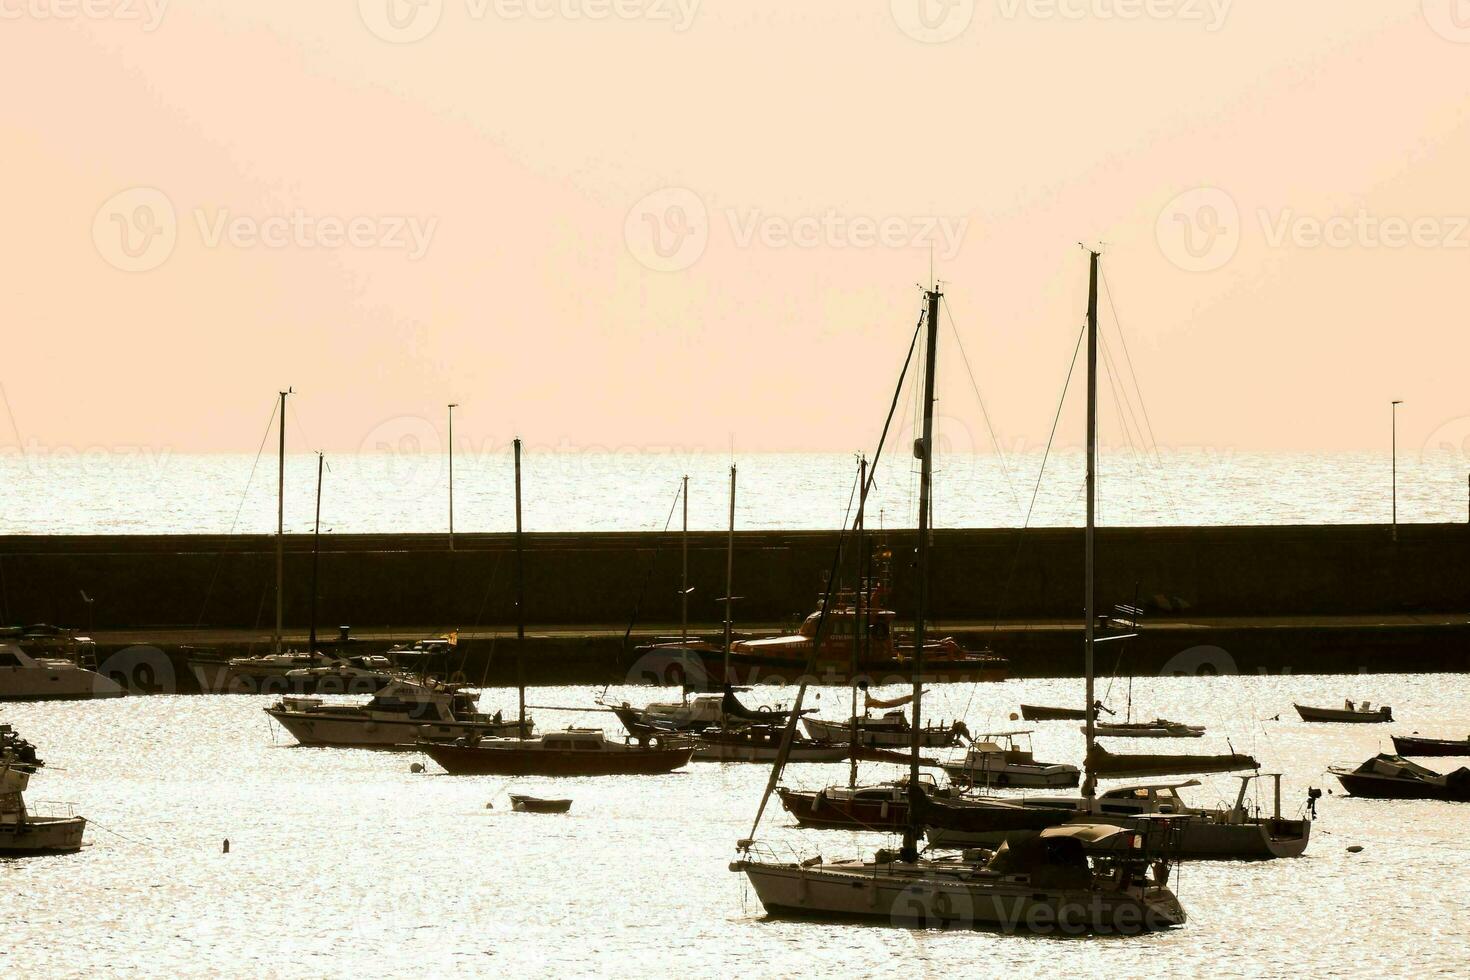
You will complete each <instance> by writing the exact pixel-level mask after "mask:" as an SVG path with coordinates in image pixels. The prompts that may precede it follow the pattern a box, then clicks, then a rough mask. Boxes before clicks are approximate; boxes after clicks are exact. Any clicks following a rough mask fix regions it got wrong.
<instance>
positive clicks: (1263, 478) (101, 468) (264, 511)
mask: <svg viewBox="0 0 1470 980" xmlns="http://www.w3.org/2000/svg"><path fill="white" fill-rule="evenodd" d="M387 444H389V445H393V444H394V443H392V442H391V441H389V442H388V443H387ZM420 444H421V443H420V442H415V443H413V444H412V445H420ZM905 448H906V447H905ZM1467 450H1470V440H1467V441H1464V442H1459V441H1455V440H1450V441H1448V442H1446V441H1442V440H1441V441H1438V442H1432V443H1431V444H1429V445H1427V446H1425V447H1423V448H1422V449H1416V450H1407V449H1403V448H1402V447H1401V449H1400V452H1399V457H1398V460H1397V463H1396V464H1395V463H1394V461H1393V459H1392V458H1391V456H1390V454H1389V453H1387V452H1383V453H1367V452H1357V453H1288V452H1279V453H1261V452H1244V451H1234V450H1229V449H1170V450H1161V451H1158V452H1148V453H1135V452H1130V451H1122V450H1119V451H1111V452H1104V453H1102V454H1101V458H1100V462H1099V477H1098V522H1099V523H1100V524H1103V525H1109V524H1111V525H1118V526H1160V525H1174V526H1185V525H1221V524H1361V523H1388V522H1389V521H1390V520H1393V519H1395V516H1396V518H1397V520H1399V521H1402V522H1405V523H1414V522H1459V521H1466V520H1470V451H1467ZM937 457H938V458H937V462H936V470H935V477H934V506H933V518H934V523H935V526H937V527H1023V526H1035V527H1045V526H1078V525H1080V524H1081V523H1082V522H1083V515H1084V497H1083V489H1084V482H1083V454H1082V453H1081V452H1079V451H1076V450H1075V449H1058V450H1054V451H1052V452H1050V453H1047V452H1043V451H1041V450H1027V451H1015V452H1011V453H1008V454H999V453H977V452H946V451H944V447H943V446H940V447H939V451H938V453H937ZM732 464H733V465H734V466H736V468H737V475H736V492H735V525H736V527H737V528H747V529H760V530H774V529H818V530H821V529H835V528H837V527H840V526H842V525H843V524H844V523H845V522H849V521H850V520H851V514H852V512H853V509H854V502H855V498H854V489H855V487H856V483H857V480H856V477H857V472H858V469H857V467H858V461H857V457H856V456H854V455H849V454H843V453H761V454H748V455H737V456H733V457H732V456H731V455H729V454H722V453H710V452H687V451H682V450H678V449H672V448H671V449H667V450H661V451H650V450H644V451H637V452H632V451H629V452H611V451H585V450H580V449H575V450H574V449H568V448H566V447H562V446H545V447H542V446H536V445H533V444H528V445H527V446H526V448H525V450H524V454H523V459H522V488H523V494H522V498H523V519H524V522H525V527H526V529H527V530H529V531H558V532H560V531H638V530H645V531H646V530H658V529H661V528H664V527H679V526H681V525H682V521H683V506H682V503H683V502H682V500H681V499H680V498H679V493H680V487H681V485H682V479H683V477H685V476H687V477H689V500H688V504H689V526H690V527H691V529H696V530H723V529H724V528H726V527H727V526H728V525H729V520H730V516H729V507H730V467H731V465H732ZM285 470H286V472H285V479H284V499H285V505H284V507H285V526H286V530H287V531H288V532H298V533H302V532H307V531H310V530H311V529H312V528H313V526H314V523H315V519H316V493H317V457H316V456H315V455H314V454H291V455H288V456H287V460H286V467H285ZM453 472H454V478H453V521H454V528H455V530H456V532H477V531H509V530H513V529H514V526H515V484H514V466H513V463H512V458H511V455H510V453H509V451H508V450H504V449H503V448H501V449H495V450H493V451H478V452H458V453H456V455H455V458H454V461H453ZM449 474H450V460H449V457H448V455H447V454H445V453H442V452H420V451H417V450H415V449H413V448H411V446H410V448H405V449H397V450H393V451H386V452H377V451H375V452H364V453H344V454H341V455H330V454H329V455H327V456H326V457H325V465H324V468H323V471H322V487H321V528H322V533H386V532H395V531H405V532H430V533H432V532H440V531H446V530H447V529H448V527H449V523H450V513H451V507H450V486H451V482H450V476H449ZM277 479H278V473H277V461H276V458H275V456H274V455H273V454H271V453H269V452H267V453H266V454H265V455H262V456H251V455H248V454H185V453H170V452H162V451H152V450H143V449H136V450H129V449H117V448H112V449H107V450H101V449H99V450H95V451H91V452H87V451H82V452H57V451H44V450H32V451H29V452H24V453H23V452H20V451H18V450H15V449H11V450H10V451H6V452H0V487H3V494H4V501H5V506H4V507H3V508H0V534H185V533H189V534H231V533H273V532H274V531H275V529H276V502H277ZM918 482H919V481H918V470H917V463H916V461H915V460H913V459H912V458H911V457H910V456H909V455H908V454H907V453H905V452H895V451H889V452H888V453H887V454H886V455H885V456H883V457H882V458H880V459H879V460H878V462H877V464H876V466H875V468H874V473H873V486H872V490H871V493H870V497H869V503H868V511H867V513H868V519H869V526H870V527H875V526H878V525H883V526H887V527H912V526H914V523H915V515H916V514H917V511H918Z"/></svg>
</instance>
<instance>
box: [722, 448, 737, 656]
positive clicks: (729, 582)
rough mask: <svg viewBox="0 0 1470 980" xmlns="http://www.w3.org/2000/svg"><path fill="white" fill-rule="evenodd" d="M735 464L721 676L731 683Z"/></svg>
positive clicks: (727, 551) (731, 465) (726, 563)
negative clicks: (722, 670) (723, 661)
mask: <svg viewBox="0 0 1470 980" xmlns="http://www.w3.org/2000/svg"><path fill="white" fill-rule="evenodd" d="M734 588H735V464H734V463H731V464H730V531H729V534H728V535H726V537H725V672H724V673H723V674H722V675H721V676H722V677H723V678H724V680H725V683H726V684H728V683H730V631H731V627H732V626H733V625H734V617H733V616H732V615H731V607H730V604H731V603H732V602H733V601H734V599H735V593H734V591H733V590H734Z"/></svg>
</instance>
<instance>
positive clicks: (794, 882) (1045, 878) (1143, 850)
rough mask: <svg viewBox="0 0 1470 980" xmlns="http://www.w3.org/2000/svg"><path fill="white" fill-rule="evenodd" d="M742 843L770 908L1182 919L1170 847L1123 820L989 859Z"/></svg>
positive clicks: (1060, 929) (743, 856) (1078, 919)
mask: <svg viewBox="0 0 1470 980" xmlns="http://www.w3.org/2000/svg"><path fill="white" fill-rule="evenodd" d="M741 844H742V850H741V853H740V856H739V857H738V858H737V860H735V861H733V862H731V864H730V870H731V871H735V872H739V873H742V874H744V875H745V876H746V877H747V878H748V879H749V880H750V883H751V885H752V886H753V887H754V889H755V893H756V896H757V897H758V898H759V899H760V902H761V905H762V906H764V908H765V910H766V912H767V913H768V914H770V915H773V916H792V917H799V918H821V919H836V920H844V919H868V920H878V921H885V922H888V923H889V924H892V925H898V926H905V927H909V928H929V929H934V928H940V929H998V930H1002V931H1005V932H1038V933H1047V934H1056V933H1067V932H1076V933H1141V932H1148V931H1154V930H1161V929H1168V928H1170V927H1173V926H1178V925H1183V924H1184V921H1185V913H1184V909H1183V908H1182V907H1181V906H1180V904H1179V901H1178V899H1177V898H1176V897H1175V896H1174V894H1173V892H1171V891H1170V890H1169V888H1168V885H1167V879H1168V864H1167V860H1166V858H1167V855H1168V850H1167V846H1166V845H1165V844H1157V845H1154V846H1147V845H1146V843H1145V841H1144V838H1143V835H1142V834H1140V833H1139V832H1137V831H1132V830H1127V829H1124V828H1121V827H1116V826H1109V825H1093V826H1087V825H1079V824H1073V825H1068V826H1064V827H1053V828H1049V829H1045V830H1041V831H1039V832H1034V833H1031V834H1028V835H1020V836H1017V837H1016V838H1015V839H1013V840H1011V841H1007V842H1006V843H1005V844H1003V845H1002V846H1001V847H999V848H998V849H997V850H996V851H995V852H994V853H992V854H989V855H984V858H985V859H984V860H983V861H981V860H966V859H964V858H960V859H938V860H935V859H922V858H915V859H910V860H904V859H903V857H902V856H901V855H900V854H898V853H897V852H894V851H888V850H884V851H879V852H878V854H877V855H876V856H875V858H874V860H871V861H833V862H826V861H823V860H822V859H821V858H820V857H815V858H809V859H807V860H805V861H801V862H783V861H779V860H775V859H774V855H771V856H769V857H767V856H766V855H764V854H758V851H757V848H756V845H754V843H753V842H750V841H742V842H741ZM976 857H977V858H978V857H980V855H977V856H976Z"/></svg>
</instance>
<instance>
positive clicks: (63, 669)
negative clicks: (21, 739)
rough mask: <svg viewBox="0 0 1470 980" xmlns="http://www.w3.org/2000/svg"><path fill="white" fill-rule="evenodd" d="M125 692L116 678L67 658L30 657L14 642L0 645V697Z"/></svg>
mask: <svg viewBox="0 0 1470 980" xmlns="http://www.w3.org/2000/svg"><path fill="white" fill-rule="evenodd" d="M125 693H127V692H126V691H124V690H123V688H122V686H121V685H119V684H118V683H117V682H116V681H114V680H112V679H111V678H109V677H104V676H103V675H101V674H99V673H97V672H96V671H94V670H88V669H87V668H85V667H81V666H79V665H77V664H76V663H75V662H73V661H71V660H67V659H63V658H61V657H33V656H31V655H30V654H29V653H26V652H25V651H24V650H22V649H21V648H20V646H19V645H17V644H14V643H3V644H0V700H10V701H44V700H61V699H80V698H116V697H121V696H122V695H123V694H125Z"/></svg>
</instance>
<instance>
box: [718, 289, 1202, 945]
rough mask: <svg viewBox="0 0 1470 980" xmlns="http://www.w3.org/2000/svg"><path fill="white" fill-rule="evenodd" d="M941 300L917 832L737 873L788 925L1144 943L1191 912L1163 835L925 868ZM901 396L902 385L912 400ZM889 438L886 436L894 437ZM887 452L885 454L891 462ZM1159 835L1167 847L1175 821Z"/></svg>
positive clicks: (930, 399) (916, 679) (921, 572)
mask: <svg viewBox="0 0 1470 980" xmlns="http://www.w3.org/2000/svg"><path fill="white" fill-rule="evenodd" d="M940 297H941V294H940V291H939V289H938V287H937V286H935V287H931V288H930V289H928V290H926V292H925V299H926V313H925V316H924V318H923V322H922V324H921V326H922V327H923V328H925V338H926V347H925V372H924V381H923V388H924V393H923V435H922V437H921V438H920V439H919V441H918V442H917V444H916V446H915V452H916V455H918V456H919V458H920V464H921V466H920V477H919V521H918V549H917V550H918V554H917V559H918V561H917V566H918V567H917V573H918V579H917V586H916V592H917V602H916V609H915V620H914V622H915V625H914V657H913V662H912V664H911V676H912V681H913V689H914V702H913V711H914V721H913V725H914V735H913V739H912V742H911V744H910V752H911V756H910V766H909V782H908V791H909V804H910V805H909V823H908V825H907V826H906V827H905V828H904V838H903V846H902V847H901V848H900V849H899V850H898V851H897V852H894V851H889V850H884V851H880V852H878V854H877V855H876V856H875V857H874V858H873V859H872V860H869V861H837V862H831V863H827V862H824V861H822V859H821V858H820V857H817V858H813V859H809V860H806V861H800V862H786V861H780V860H776V859H775V857H774V855H770V854H767V853H765V852H762V851H761V850H760V845H759V844H758V842H757V841H756V840H755V839H754V828H752V833H751V836H750V837H749V838H746V839H744V840H742V841H740V842H739V844H738V848H739V856H738V857H737V858H736V860H734V861H733V862H731V864H730V870H731V871H734V872H738V873H741V874H744V875H745V876H746V877H747V879H749V881H750V883H751V885H752V886H753V887H754V889H755V892H756V895H757V896H758V897H759V898H760V901H761V904H762V905H763V906H764V907H765V909H766V911H767V912H768V913H771V914H776V915H799V916H803V917H817V918H828V919H831V918H837V919H842V918H866V919H879V920H886V921H888V922H890V923H892V924H894V925H901V926H920V927H942V928H955V927H959V928H975V927H995V928H1000V929H1006V930H1024V931H1031V932H1041V933H1053V932H1057V931H1059V929H1060V928H1061V923H1064V922H1065V923H1067V924H1068V926H1069V927H1070V928H1073V929H1077V930H1079V931H1095V932H1098V931H1126V932H1141V931H1146V930H1153V929H1163V928H1168V927H1170V926H1175V925H1181V924H1183V922H1184V920H1185V914H1184V909H1183V908H1182V907H1181V906H1180V904H1179V901H1178V899H1177V898H1175V896H1174V894H1173V893H1172V892H1171V891H1169V889H1168V886H1167V883H1166V880H1165V878H1166V874H1167V872H1166V870H1165V869H1167V863H1166V862H1165V860H1163V854H1162V852H1159V851H1157V850H1156V848H1157V846H1158V845H1159V844H1160V843H1161V842H1160V841H1159V840H1158V839H1157V837H1155V835H1153V834H1144V833H1139V832H1135V831H1130V830H1124V829H1123V828H1120V827H1107V826H1081V825H1073V826H1069V827H1054V828H1049V829H1046V830H1042V831H1039V832H1037V833H1035V834H1032V835H1028V836H1025V837H1019V836H1018V837H1016V838H1013V840H1012V841H1008V842H1007V843H1006V844H1005V845H1004V846H1002V847H1001V848H999V849H998V850H997V851H996V852H995V853H994V854H993V855H991V856H989V857H988V859H987V860H985V861H984V862H974V861H967V860H934V859H925V858H921V857H920V856H919V853H918V841H919V838H920V836H921V833H922V829H923V828H922V824H921V823H920V822H919V818H920V810H921V807H922V805H923V803H924V801H925V800H927V799H928V798H927V797H926V796H925V794H924V791H923V787H922V784H921V782H920V779H919V775H920V774H919V763H920V756H919V748H920V747H919V736H918V732H919V731H920V730H921V728H922V705H923V683H924V677H925V674H924V663H923V661H924V650H925V644H924V633H925V625H926V624H925V619H926V615H927V612H928V590H929V494H930V487H931V481H932V477H933V455H934V454H933V435H934V428H933V425H934V414H933V413H934V373H935V363H936V346H937V342H938V336H939V303H940ZM915 341H916V342H917V335H916V337H915ZM906 370H907V365H906V366H905V371H906ZM901 387H902V379H900V390H901ZM896 401H897V396H895V402H896ZM890 419H891V410H890ZM887 429H888V426H887V425H886V424H885V426H884V433H885V435H886V433H887ZM881 448H882V443H881V442H880V444H879V451H880V453H881ZM875 462H876V461H875ZM1089 555H1090V548H1089ZM839 557H840V545H839ZM1089 568H1090V566H1089ZM818 636H820V629H819V630H818ZM819 647H820V644H814V645H813V659H815V652H816V650H817V649H819ZM804 693H805V686H803V688H802V690H801V691H800V692H799V693H798V695H797V705H798V707H799V706H800V703H801V698H802V695H803V694H804ZM1090 693H1091V691H1089V694H1090ZM1090 701H1091V698H1089V702H1090ZM794 730H795V723H794V722H792V723H790V724H788V726H787V737H788V739H789V738H790V736H791V735H792V734H794ZM780 768H781V760H779V759H778V760H777V763H776V766H775V767H773V771H772V774H771V780H770V783H768V785H767V792H766V796H765V797H763V798H762V801H761V807H760V810H758V811H757V813H756V826H757V827H758V826H759V823H760V816H761V812H762V811H763V810H764V808H765V803H766V800H767V799H768V798H769V794H770V791H771V789H772V787H773V785H774V783H775V781H776V780H777V779H778V778H779V775H780ZM1153 826H1154V828H1156V829H1157V831H1158V833H1159V834H1160V835H1162V836H1164V837H1167V835H1168V828H1169V827H1170V823H1169V821H1167V820H1164V821H1160V822H1158V823H1156V824H1155V825H1153ZM1155 858H1158V860H1157V861H1155V860H1154V859H1155Z"/></svg>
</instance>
